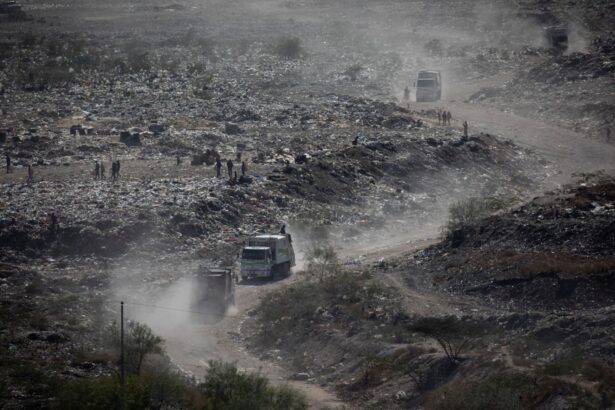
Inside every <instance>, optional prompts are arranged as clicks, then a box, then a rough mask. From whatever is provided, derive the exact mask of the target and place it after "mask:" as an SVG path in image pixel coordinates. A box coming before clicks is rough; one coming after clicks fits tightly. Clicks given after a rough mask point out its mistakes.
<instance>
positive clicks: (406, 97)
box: [404, 86, 410, 109]
mask: <svg viewBox="0 0 615 410" xmlns="http://www.w3.org/2000/svg"><path fill="white" fill-rule="evenodd" d="M404 103H406V108H407V109H410V90H409V89H408V86H406V88H404Z"/></svg>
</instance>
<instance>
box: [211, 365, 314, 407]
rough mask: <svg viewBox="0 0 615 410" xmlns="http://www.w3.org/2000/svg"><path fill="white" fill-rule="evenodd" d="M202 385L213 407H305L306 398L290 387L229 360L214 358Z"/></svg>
mask: <svg viewBox="0 0 615 410" xmlns="http://www.w3.org/2000/svg"><path fill="white" fill-rule="evenodd" d="M199 389H200V390H201V391H202V393H203V394H204V395H205V397H207V399H208V400H209V402H210V403H211V405H212V408H214V409H219V410H244V409H245V410H258V409H263V410H265V409H266V410H269V409H271V410H301V409H307V403H306V401H305V399H304V398H303V397H302V396H301V395H300V394H299V393H297V392H295V391H294V390H292V389H290V388H289V387H274V386H269V382H268V380H267V379H266V378H264V377H262V376H261V375H258V374H247V373H240V372H239V371H238V370H237V368H236V367H235V366H234V365H232V364H229V363H223V362H219V361H210V362H209V370H208V371H207V376H206V378H205V381H204V382H203V383H201V384H200V385H199Z"/></svg>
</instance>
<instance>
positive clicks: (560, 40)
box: [545, 26, 568, 53]
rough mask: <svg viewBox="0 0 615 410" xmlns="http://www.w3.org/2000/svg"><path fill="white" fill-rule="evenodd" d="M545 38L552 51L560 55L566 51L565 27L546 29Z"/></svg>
mask: <svg viewBox="0 0 615 410" xmlns="http://www.w3.org/2000/svg"><path fill="white" fill-rule="evenodd" d="M545 36H546V37H547V42H548V43H549V47H551V48H552V49H554V50H556V51H559V52H562V53H563V52H565V51H566V50H568V30H567V29H566V28H565V27H562V26H552V27H546V28H545Z"/></svg>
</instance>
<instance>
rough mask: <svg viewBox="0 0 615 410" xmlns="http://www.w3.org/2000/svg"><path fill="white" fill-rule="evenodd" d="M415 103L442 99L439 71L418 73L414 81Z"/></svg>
mask: <svg viewBox="0 0 615 410" xmlns="http://www.w3.org/2000/svg"><path fill="white" fill-rule="evenodd" d="M415 85H416V101H417V102H424V101H438V100H440V98H442V75H441V74H440V71H436V70H423V71H419V75H418V78H417V80H416V83H415Z"/></svg>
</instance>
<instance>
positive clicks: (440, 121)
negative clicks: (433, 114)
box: [438, 110, 442, 125]
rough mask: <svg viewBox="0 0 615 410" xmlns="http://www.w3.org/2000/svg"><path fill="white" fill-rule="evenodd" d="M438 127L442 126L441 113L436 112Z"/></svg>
mask: <svg viewBox="0 0 615 410" xmlns="http://www.w3.org/2000/svg"><path fill="white" fill-rule="evenodd" d="M438 125H442V112H440V110H438Z"/></svg>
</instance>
